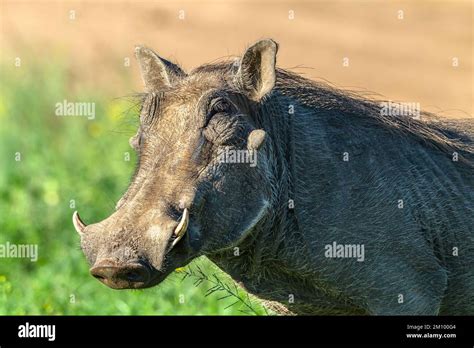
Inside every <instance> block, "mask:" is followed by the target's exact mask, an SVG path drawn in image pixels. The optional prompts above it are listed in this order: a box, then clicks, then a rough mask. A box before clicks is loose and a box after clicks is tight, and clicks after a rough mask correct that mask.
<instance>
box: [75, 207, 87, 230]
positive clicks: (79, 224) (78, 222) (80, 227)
mask: <svg viewBox="0 0 474 348" xmlns="http://www.w3.org/2000/svg"><path fill="white" fill-rule="evenodd" d="M72 223H73V224H74V228H75V229H76V231H77V233H79V234H83V233H84V229H85V228H86V226H87V225H86V224H85V223H84V222H83V221H82V220H81V217H80V216H79V213H78V212H77V210H76V211H75V212H74V214H72Z"/></svg>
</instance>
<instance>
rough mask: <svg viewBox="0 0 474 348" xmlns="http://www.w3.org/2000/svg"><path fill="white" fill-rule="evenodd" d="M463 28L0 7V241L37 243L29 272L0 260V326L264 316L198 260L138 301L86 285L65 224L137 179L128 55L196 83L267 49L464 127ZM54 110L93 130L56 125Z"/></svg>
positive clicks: (377, 19) (415, 10)
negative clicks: (156, 57) (7, 321)
mask: <svg viewBox="0 0 474 348" xmlns="http://www.w3.org/2000/svg"><path fill="white" fill-rule="evenodd" d="M472 16H473V3H472V1H469V0H468V1H456V0H454V1H453V0H451V1H447V0H446V1H422V0H418V1H414V0H413V1H366V0H364V1H337V0H336V1H312V2H311V1H300V0H297V1H262V0H259V1H250V0H248V1H244V0H241V1H238V0H225V1H217V0H216V1H200V0H193V1H159V0H158V1H156V0H155V1H141V2H132V1H130V2H129V1H105V0H98V1H64V2H59V1H5V0H1V1H0V25H1V30H0V31H1V32H0V50H1V51H0V53H1V56H0V168H1V171H0V244H5V243H6V242H10V243H16V244H37V245H38V249H39V250H38V252H39V259H38V261H37V262H30V261H29V260H28V259H8V258H0V314H164V315H174V314H251V315H255V314H257V315H260V314H261V315H265V314H267V312H266V311H265V310H264V309H263V308H262V306H261V305H260V304H259V303H258V301H255V300H254V299H252V298H249V297H248V296H247V294H246V293H245V292H243V291H241V290H236V289H235V288H234V287H233V285H232V282H231V281H230V280H229V279H228V277H227V276H226V275H224V274H223V273H222V272H220V271H219V270H218V269H217V268H216V267H215V266H214V265H212V264H211V263H210V262H209V261H207V260H206V259H200V260H198V261H197V262H196V263H195V264H194V265H192V266H191V269H189V268H185V269H179V270H177V271H176V272H175V274H173V275H172V276H171V277H170V278H169V279H168V280H166V281H165V282H164V283H163V284H161V285H160V286H158V287H156V288H153V289H149V290H145V291H113V290H111V289H108V288H106V287H105V286H103V285H102V284H100V283H99V282H98V281H96V280H94V279H93V278H92V277H91V276H90V275H89V273H88V267H87V264H86V262H85V260H84V258H83V256H82V252H81V251H80V248H79V237H78V236H77V234H76V233H75V232H74V228H73V226H72V223H71V215H72V212H73V211H74V210H76V209H77V210H79V211H80V212H81V215H82V217H83V218H84V220H85V221H86V222H88V223H89V222H94V221H98V220H101V219H103V218H105V217H107V216H108V215H109V214H110V213H111V211H112V210H113V207H114V205H115V202H116V201H117V200H118V199H119V198H120V196H121V194H122V193H123V192H124V191H125V189H126V187H127V184H128V180H129V178H130V176H131V174H132V172H133V169H134V166H135V157H134V153H133V151H131V149H130V148H129V145H128V139H129V137H130V136H132V135H133V134H134V132H135V130H136V126H137V106H136V105H135V103H134V102H133V100H131V99H130V98H127V96H130V95H131V94H133V93H136V92H140V91H141V90H142V86H141V80H140V76H139V74H138V67H137V65H136V62H135V60H134V57H133V52H134V51H133V49H134V46H135V45H136V44H145V45H147V46H149V47H152V48H154V49H155V50H156V51H157V52H158V53H159V54H160V55H161V56H163V57H165V58H168V59H170V60H172V61H175V62H178V63H179V64H181V66H182V67H183V68H184V69H185V70H190V69H192V68H193V67H196V66H199V65H200V64H203V63H206V62H211V61H213V60H216V59H219V58H224V57H228V56H235V55H239V54H240V53H241V52H242V51H243V50H244V49H245V47H247V46H248V45H249V44H251V43H252V42H254V41H256V40H258V39H260V38H265V37H271V38H273V39H275V40H276V41H277V42H279V44H280V50H279V54H278V65H279V66H280V67H282V68H287V69H291V70H292V71H294V72H297V73H300V74H302V75H304V76H306V77H308V78H311V79H322V80H328V81H330V82H331V83H332V84H334V85H336V86H338V87H341V88H350V89H352V90H358V91H361V92H363V93H377V94H374V95H375V96H376V97H379V98H383V99H390V100H394V101H395V100H397V101H404V102H417V103H420V105H421V108H422V109H425V110H427V111H431V112H436V113H439V114H440V115H441V116H444V117H449V118H466V117H472V115H474V112H473V111H474V109H473V100H474V98H473V47H474V46H473V44H472V38H473V20H472ZM63 100H67V101H70V102H89V103H95V108H96V109H95V118H94V119H88V118H87V117H58V116H56V115H55V105H56V103H58V102H62V101H63ZM18 154H20V156H18ZM129 156H130V157H129ZM197 267H199V268H200V269H202V271H203V272H204V273H205V274H206V275H207V276H208V277H209V279H207V280H206V279H204V280H203V279H202V275H200V274H199V272H198V271H196V270H197ZM190 272H191V273H192V274H189V273H190ZM186 274H188V275H189V276H188V277H186V279H184V280H183V278H184V276H185V275H186ZM213 275H216V277H213ZM216 279H218V282H219V284H217V285H218V291H216V292H213V293H209V292H208V289H212V288H213V287H214V286H216V282H217V280H216ZM219 289H220V290H219ZM211 292H212V291H211ZM229 293H232V294H233V295H231V296H229V297H226V296H227V295H229ZM222 297H226V298H225V299H220V298H222ZM234 303H235V304H234ZM233 304H234V305H233Z"/></svg>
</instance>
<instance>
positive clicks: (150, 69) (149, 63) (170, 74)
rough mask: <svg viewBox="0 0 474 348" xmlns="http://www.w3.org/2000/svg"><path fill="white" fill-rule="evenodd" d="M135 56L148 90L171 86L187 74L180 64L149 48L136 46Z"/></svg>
mask: <svg viewBox="0 0 474 348" xmlns="http://www.w3.org/2000/svg"><path fill="white" fill-rule="evenodd" d="M135 56H136V57H137V60H138V63H139V65H140V70H141V72H142V79H143V82H144V83H145V88H146V90H147V91H148V92H151V91H159V90H161V89H163V88H165V87H170V86H172V85H173V84H174V83H175V82H176V81H177V80H179V79H180V78H182V77H184V76H186V74H185V73H184V72H183V70H181V68H180V67H179V66H177V65H176V64H173V63H171V62H169V61H167V60H166V59H164V58H161V57H160V56H159V55H158V54H156V53H155V52H154V51H153V50H151V49H149V48H146V47H143V46H137V47H135Z"/></svg>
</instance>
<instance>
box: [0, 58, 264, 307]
mask: <svg viewBox="0 0 474 348" xmlns="http://www.w3.org/2000/svg"><path fill="white" fill-rule="evenodd" d="M0 74H1V76H0V78H1V80H0V88H1V89H0V167H1V171H0V244H5V243H6V242H10V243H15V244H38V256H39V258H38V261H37V262H31V261H30V260H29V259H13V258H11V259H9V258H0V314H1V315H5V314H12V315H21V314H67V315H76V314H90V315H114V314H148V315H150V314H157V315H183V314H189V315H193V314H199V315H222V314H226V315H229V314H231V315H238V314H243V313H245V311H246V310H248V307H247V306H246V305H245V304H243V303H237V304H235V305H233V306H230V307H229V308H226V307H228V306H229V305H230V304H232V303H234V302H236V298H235V297H234V296H230V297H227V298H225V299H222V300H220V299H219V298H220V297H225V296H226V295H227V293H226V292H225V291H217V292H214V293H212V294H210V295H209V296H206V291H207V290H208V289H209V288H211V287H212V286H213V285H214V284H212V283H209V282H207V281H204V282H202V283H201V284H200V285H198V286H195V285H194V283H195V282H196V279H193V276H191V277H187V278H186V279H184V280H183V274H184V272H183V271H181V274H179V273H180V272H179V271H177V272H175V273H174V274H172V275H171V276H170V277H169V278H168V279H167V280H166V281H165V282H163V283H162V284H161V285H159V286H158V287H155V288H152V289H147V290H140V291H138V290H135V291H131V290H127V291H116V290H111V289H109V288H107V287H105V286H104V285H102V284H101V283H99V282H98V281H96V280H95V279H93V278H92V277H91V276H90V275H89V271H88V266H87V264H86V261H85V259H84V257H83V255H82V251H81V250H80V247H79V236H78V235H77V233H76V232H75V231H74V228H73V226H72V222H71V215H72V213H73V211H74V210H76V209H77V210H79V211H80V212H81V215H82V217H83V219H84V220H85V221H87V222H91V221H99V220H101V219H103V218H105V217H106V216H107V215H108V214H110V213H111V212H112V210H113V207H114V205H115V202H116V201H117V200H118V199H119V198H120V195H121V194H122V193H123V192H124V191H125V189H126V187H127V184H128V180H129V178H130V176H131V174H132V172H133V169H134V166H135V154H134V153H133V151H132V150H131V149H130V147H129V145H128V139H129V137H130V136H131V135H133V134H134V131H135V129H136V125H137V117H136V115H137V110H136V107H134V105H133V103H131V102H130V100H127V99H123V98H121V99H113V98H110V97H109V96H105V95H101V93H100V92H98V91H97V90H89V91H81V90H78V89H77V88H76V89H75V90H74V91H72V88H71V81H70V80H71V79H72V76H73V74H71V73H70V72H68V70H67V68H64V67H61V66H60V65H58V64H57V63H55V64H54V65H52V64H39V63H37V65H36V66H35V67H21V68H16V67H15V66H14V65H11V66H10V65H8V66H6V65H5V64H3V65H1V66H0ZM75 78H76V79H77V76H76V77H75ZM65 99H66V100H67V101H72V102H76V101H80V102H84V101H85V102H94V103H95V104H96V110H95V113H96V117H95V119H94V120H88V119H87V117H78V116H74V117H73V116H61V117H59V116H56V115H55V104H56V103H58V102H62V101H63V100H65ZM127 153H129V155H130V160H129V161H126V160H125V159H126V156H127ZM18 156H20V157H18ZM17 159H19V160H17ZM74 205H75V207H74ZM196 263H197V264H198V265H199V266H200V267H201V268H202V270H203V271H204V272H205V273H206V274H208V275H212V274H214V273H216V274H217V275H218V278H219V279H220V280H222V281H224V283H225V284H232V281H231V280H230V279H229V277H228V276H227V275H225V274H224V273H223V272H221V271H220V270H218V269H217V267H216V266H214V265H213V264H211V263H210V262H209V261H208V260H207V259H199V260H197V261H195V262H194V264H196ZM191 267H193V266H191ZM194 267H195V266H194ZM232 286H233V285H232ZM239 296H240V298H241V299H242V300H243V301H248V298H247V296H248V295H247V294H246V293H245V292H244V291H242V290H239ZM183 299H184V301H183ZM180 300H181V301H180ZM181 302H184V303H181ZM237 302H238V300H237ZM252 308H253V309H254V312H253V311H250V312H249V313H248V314H265V313H266V311H265V310H264V309H263V308H262V307H261V305H260V304H259V303H258V302H257V301H255V300H253V301H252Z"/></svg>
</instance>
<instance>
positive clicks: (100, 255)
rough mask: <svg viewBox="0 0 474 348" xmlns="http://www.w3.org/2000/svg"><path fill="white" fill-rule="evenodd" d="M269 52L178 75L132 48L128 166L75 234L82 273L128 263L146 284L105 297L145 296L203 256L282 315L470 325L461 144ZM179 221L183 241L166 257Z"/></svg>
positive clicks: (469, 231)
mask: <svg viewBox="0 0 474 348" xmlns="http://www.w3.org/2000/svg"><path fill="white" fill-rule="evenodd" d="M276 53H277V45H276V43H274V42H273V41H272V40H263V41H259V42H257V43H256V44H255V45H253V46H251V47H250V48H249V49H248V50H247V51H246V52H245V53H244V55H243V56H242V58H241V59H236V60H235V61H231V62H223V63H218V64H213V65H206V66H202V67H199V68H197V69H195V70H194V71H192V72H190V73H189V74H186V73H184V72H183V71H182V70H181V69H180V68H179V67H178V66H176V65H174V64H172V63H170V62H168V61H166V60H164V59H163V58H160V57H159V56H158V55H156V54H155V53H154V52H153V51H151V50H149V49H146V48H143V47H139V48H137V58H138V62H139V64H140V67H141V70H142V75H143V79H144V82H145V86H146V92H147V95H146V98H145V100H144V103H143V107H142V112H141V115H140V128H139V130H138V132H137V135H136V136H135V137H133V138H132V139H131V145H132V147H133V148H135V150H136V151H137V152H138V155H139V158H140V160H139V164H138V168H137V172H136V175H135V176H134V178H133V180H132V182H131V184H130V187H129V189H128V191H127V192H126V193H125V195H124V196H123V197H122V199H121V200H120V201H119V203H118V204H117V208H116V211H115V212H114V213H113V214H112V215H111V216H110V217H108V218H107V219H105V220H103V221H101V222H99V223H96V224H91V225H89V226H87V227H86V228H85V229H84V231H82V232H81V245H82V249H83V251H84V253H85V255H86V257H87V259H88V261H89V263H90V265H91V266H94V265H97V264H98V263H100V262H101V260H104V259H107V260H113V262H115V264H117V265H121V264H125V263H127V262H130V261H131V260H133V261H139V262H141V263H143V264H146V265H147V267H148V268H149V269H150V270H151V272H152V277H151V279H150V280H149V281H148V282H146V284H145V283H143V284H142V283H138V284H124V285H120V284H119V285H118V286H117V285H115V286H114V287H115V288H130V287H135V288H144V287H150V286H154V285H156V284H158V283H160V282H161V281H163V280H164V279H165V278H166V276H167V275H168V274H169V273H170V272H172V271H173V270H174V269H176V268H177V267H182V266H184V265H186V264H187V263H189V262H190V261H191V260H192V259H194V258H196V257H198V256H200V255H206V256H207V257H208V258H209V259H210V260H212V261H213V262H215V263H216V264H217V265H218V266H219V267H221V268H222V269H223V270H224V271H225V272H227V273H228V274H230V275H231V276H232V277H233V278H234V279H235V280H236V281H237V282H239V284H241V285H242V286H243V287H245V288H246V289H247V290H248V291H250V292H251V293H253V294H255V295H257V296H259V297H260V298H262V299H264V300H266V301H268V302H267V303H268V304H269V305H270V306H271V307H272V308H276V309H278V310H281V311H283V312H285V311H287V313H290V311H291V312H292V313H296V314H382V315H390V314H395V315H398V314H407V315H414V314H421V315H425V314H426V315H431V314H433V315H436V314H442V315H450V314H455V315H458V314H471V315H472V314H474V221H473V219H474V179H473V166H472V161H473V160H474V155H473V153H474V152H473V150H472V146H471V145H472V143H471V142H470V141H471V140H470V138H469V136H465V137H461V135H460V133H459V132H457V131H454V130H451V131H450V130H449V129H448V128H446V127H443V126H442V125H441V124H437V123H436V124H435V123H432V124H430V123H427V122H419V121H416V120H413V119H412V118H409V117H400V116H398V117H390V116H381V113H380V107H379V105H378V104H377V103H375V102H372V101H370V100H367V99H363V98H361V97H358V96H357V95H353V94H350V93H348V92H344V91H340V90H336V89H333V88H331V87H329V86H327V85H323V84H319V83H316V82H312V81H309V80H306V79H303V78H301V77H299V76H297V75H294V74H291V73H289V72H286V71H284V70H280V69H276V68H275V60H276ZM219 98H220V99H219ZM212 103H214V106H213V104H212ZM428 117H429V115H425V114H423V115H422V119H427V118H428ZM470 126H471V128H472V123H471V124H470ZM464 129H466V128H464ZM261 130H264V131H265V132H263V131H261ZM456 139H457V140H456ZM225 146H231V147H232V148H234V149H247V148H249V149H257V151H258V165H257V166H256V167H251V166H249V164H248V163H241V164H231V163H219V161H218V158H217V151H218V150H219V149H222V148H223V147H225ZM453 152H457V153H458V154H459V160H458V161H453V160H452V157H453ZM344 153H347V154H346V155H348V156H349V160H348V161H344V160H343V159H344ZM289 200H293V202H294V208H291V207H290V204H289ZM400 200H403V207H402V208H400V206H399V203H400ZM185 208H187V209H189V211H190V222H189V228H188V230H187V232H186V234H185V236H184V237H183V239H182V240H181V241H179V242H178V244H177V245H176V246H175V247H174V248H172V249H171V250H170V241H171V240H172V239H173V237H172V233H173V229H174V228H175V227H176V225H177V224H178V221H179V219H180V216H181V214H182V212H183V209H185ZM334 241H335V242H337V243H342V244H344V243H345V244H362V245H364V247H365V258H364V261H362V262H358V261H357V260H356V259H355V258H328V257H326V256H325V246H326V245H327V244H332V243H333V242H334ZM236 248H238V249H236ZM453 248H457V249H453ZM236 250H238V255H237V256H236ZM454 250H457V254H456V252H454ZM455 254H456V255H457V256H456V255H455ZM401 299H403V300H401Z"/></svg>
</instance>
